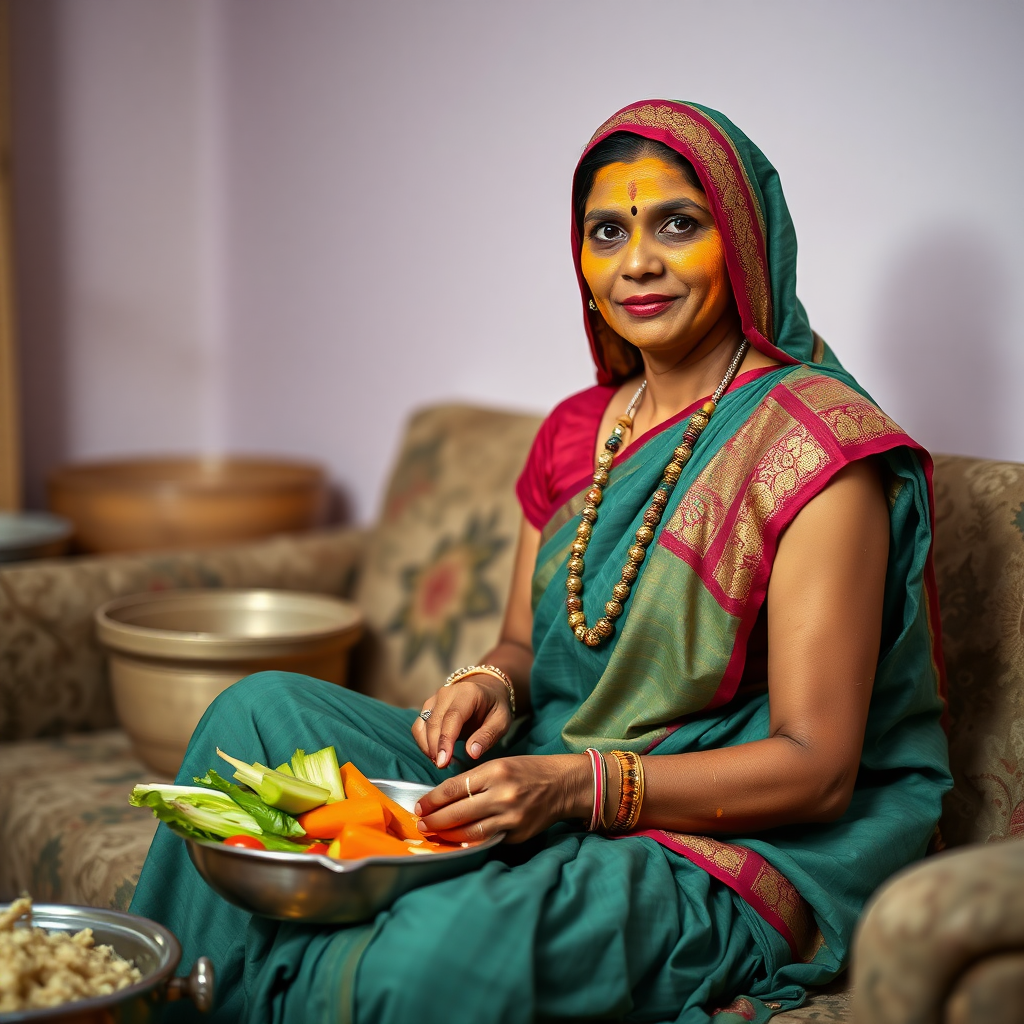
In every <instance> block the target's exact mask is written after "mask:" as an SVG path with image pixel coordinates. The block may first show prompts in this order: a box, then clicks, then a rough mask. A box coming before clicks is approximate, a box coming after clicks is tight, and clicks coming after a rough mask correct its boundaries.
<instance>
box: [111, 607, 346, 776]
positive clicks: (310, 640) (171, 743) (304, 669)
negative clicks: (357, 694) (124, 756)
mask: <svg viewBox="0 0 1024 1024" xmlns="http://www.w3.org/2000/svg"><path fill="white" fill-rule="evenodd" d="M96 631H97V635H98V636H99V639H100V642H101V643H103V644H104V645H105V646H106V647H107V649H108V650H109V652H110V683H111V688H112V689H113V693H114V705H115V707H116V709H117V713H118V716H119V718H120V720H121V723H122V724H123V725H124V727H125V730H126V731H127V733H128V735H129V736H130V737H131V740H132V745H133V746H134V748H135V751H136V753H137V754H138V756H139V757H140V758H141V759H142V760H143V761H145V762H146V764H148V765H149V766H150V767H151V768H154V769H155V770H156V771H158V772H161V773H162V774H164V775H174V774H175V773H176V772H177V770H178V768H179V767H180V766H181V760H182V758H183V757H184V755H185V748H186V747H187V746H188V741H189V738H190V737H191V735H192V733H193V731H194V730H195V727H196V726H197V725H198V724H199V719H200V718H202V717H203V713H204V712H205V711H206V709H207V708H208V707H209V706H210V703H211V702H212V701H213V699H214V697H216V696H217V695H218V694H219V693H221V691H223V690H226V689H227V688H228V687H229V686H230V685H231V684H232V683H236V682H238V680H239V679H242V678H243V677H244V676H247V675H250V674H252V673H253V672H260V671H263V670H264V669H283V670H285V671H288V672H299V673H301V674H303V675H307V676H313V677H314V678H316V679H325V680H327V682H329V683H337V684H338V685H344V683H345V679H346V675H347V671H348V655H349V650H350V649H351V647H352V646H353V644H355V642H356V641H357V640H358V639H359V637H360V635H361V633H362V613H361V612H360V611H359V609H358V608H357V607H356V606H355V605H353V604H350V603H349V602H348V601H342V600H339V599H338V598H336V597H330V596H328V595H326V594H304V593H299V592H296V591H290V590H166V591H163V592H158V593H147V594H132V595H130V596H128V597H119V598H115V599H114V600H113V601H108V602H107V603H106V604H104V605H102V606H101V607H100V608H98V609H97V610H96Z"/></svg>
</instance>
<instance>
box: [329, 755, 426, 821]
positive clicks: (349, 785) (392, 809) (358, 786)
mask: <svg viewBox="0 0 1024 1024" xmlns="http://www.w3.org/2000/svg"><path fill="white" fill-rule="evenodd" d="M341 781H342V784H343V785H344V787H345V792H346V793H348V795H349V797H350V798H353V797H357V796H362V797H371V798H372V799H374V800H376V801H377V802H378V803H379V804H380V805H381V807H383V808H384V815H385V819H386V823H387V828H388V831H389V832H391V833H393V834H394V835H396V836H398V837H399V838H400V839H422V838H423V833H422V832H420V830H419V829H418V828H416V822H417V821H419V818H417V817H416V815H415V814H413V813H412V812H411V811H407V810H406V809H405V808H404V807H402V805H401V804H398V803H396V802H395V801H394V800H392V799H391V798H390V797H388V796H385V795H384V794H383V793H382V792H381V791H380V790H379V789H378V788H377V787H376V786H375V785H374V784H373V783H372V782H371V781H370V780H369V779H368V778H367V777H366V776H365V775H364V774H363V773H362V772H361V771H360V770H359V769H358V768H357V767H356V766H355V765H354V764H353V763H352V762H351V761H349V762H348V763H347V764H344V765H342V766H341Z"/></svg>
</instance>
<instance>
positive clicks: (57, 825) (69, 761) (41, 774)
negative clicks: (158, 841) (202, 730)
mask: <svg viewBox="0 0 1024 1024" xmlns="http://www.w3.org/2000/svg"><path fill="white" fill-rule="evenodd" d="M157 778H158V777H157V776H155V775H154V773H153V772H152V770H151V769H149V768H146V767H144V766H143V764H142V763H141V762H140V761H138V760H137V759H136V758H135V756H134V754H133V753H132V751H131V746H130V744H129V742H128V737H127V736H125V734H124V733H122V732H120V731H107V732H94V733H86V734H81V735H77V736H66V737H62V738H60V739H51V740H35V741H30V742H24V743H16V744H11V743H7V744H3V745H2V746H0V836H3V852H2V855H0V900H10V899H13V898H14V897H15V896H17V895H19V894H20V893H22V892H28V893H30V894H31V895H32V897H33V898H34V899H36V900H38V901H39V902H47V903H48V902H53V903H81V904H85V905H87V906H91V907H114V908H116V909H119V910H124V909H126V908H127V906H128V903H129V901H130V900H131V898H132V893H134V892H135V884H136V882H138V880H139V872H140V871H141V869H142V862H143V861H144V860H145V859H146V852H147V851H148V850H149V844H150V842H151V841H152V839H153V833H154V831H155V830H156V819H155V818H154V817H153V816H152V814H151V813H150V812H149V811H148V810H143V809H141V808H138V807H129V806H128V794H129V793H130V792H131V789H132V786H134V785H135V784H136V783H137V782H145V781H153V780H155V779H157Z"/></svg>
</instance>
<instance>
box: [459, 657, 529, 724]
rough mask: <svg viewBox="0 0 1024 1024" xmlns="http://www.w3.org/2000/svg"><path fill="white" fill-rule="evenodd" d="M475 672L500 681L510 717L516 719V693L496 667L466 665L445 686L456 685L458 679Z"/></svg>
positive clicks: (510, 682)
mask: <svg viewBox="0 0 1024 1024" xmlns="http://www.w3.org/2000/svg"><path fill="white" fill-rule="evenodd" d="M477 672H483V673H484V674H485V675H489V676H494V678H495V679H500V680H501V682H502V683H504V684H505V690H506V691H507V693H508V709H509V711H510V712H511V714H512V717H513V718H515V717H516V691H515V690H514V689H513V687H512V680H511V679H509V677H508V676H507V675H506V674H505V673H504V672H502V670H501V669H500V668H498V666H497V665H466V666H465V667H464V668H457V669H456V670H455V671H454V672H453V673H452V674H451V675H450V676H449V677H448V678H447V679H446V680H445V681H444V685H445V686H451V685H453V684H454V683H457V682H458V681H459V680H460V679H465V678H466V676H471V675H475V674H476V673H477Z"/></svg>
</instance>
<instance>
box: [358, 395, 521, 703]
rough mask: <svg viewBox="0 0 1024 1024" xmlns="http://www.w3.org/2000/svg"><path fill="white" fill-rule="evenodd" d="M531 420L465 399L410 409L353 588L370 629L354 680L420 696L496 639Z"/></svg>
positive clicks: (395, 696) (398, 698)
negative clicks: (473, 405) (518, 479)
mask: <svg viewBox="0 0 1024 1024" xmlns="http://www.w3.org/2000/svg"><path fill="white" fill-rule="evenodd" d="M539 426H540V418H539V417H534V416H523V415H517V414H513V413H503V412H496V411H494V410H487V409H474V408H471V407H468V406H462V405H451V406H438V407H435V408H432V409H427V410H425V411H424V412H422V413H420V414H419V415H417V416H415V417H414V418H413V419H412V421H411V423H410V424H409V428H408V431H407V433H406V437H405V441H404V443H403V446H402V452H401V454H400V456H399V458H398V462H397V468H396V470H395V472H394V475H393V476H392V478H391V483H390V486H389V487H388V491H387V494H386V496H385V499H384V509H383V514H382V516H381V519H380V521H379V523H378V524H377V526H376V528H375V529H374V531H373V534H372V536H371V539H370V542H369V545H368V549H367V552H366V562H365V565H364V570H363V572H362V574H361V576H360V580H359V584H358V586H357V588H356V591H355V595H354V600H355V601H356V603H357V604H358V605H359V606H360V608H361V609H362V611H363V614H364V615H365V617H366V627H367V633H368V634H369V636H368V637H367V639H366V640H365V641H364V643H363V644H362V646H361V649H360V651H359V652H358V654H359V656H360V657H359V661H357V663H356V664H355V665H354V666H353V675H354V677H355V679H357V680H358V682H356V683H354V685H358V686H359V687H360V689H363V690H365V692H367V693H369V694H371V695H372V696H374V697H379V698H380V699H382V700H385V701H388V702H389V703H392V704H397V705H399V706H402V707H413V706H418V705H419V704H421V703H422V702H423V701H424V700H425V699H426V698H427V697H428V696H430V694H432V693H433V692H434V690H436V689H437V687H438V686H439V685H440V684H441V683H442V682H443V681H444V677H445V676H446V675H447V674H448V673H449V672H450V671H451V670H452V669H453V668H456V667H458V666H459V665H462V664H465V663H472V662H476V661H479V659H480V657H481V656H482V655H483V654H484V653H485V652H486V651H487V650H488V649H489V648H490V647H492V646H493V645H494V643H495V641H496V640H497V638H498V631H499V629H500V627H501V618H502V615H503V613H504V609H505V600H506V598H507V593H508V587H509V582H510V580H511V577H512V561H513V557H514V553H515V541H516V537H517V534H518V531H519V522H520V518H521V513H520V510H519V503H518V501H517V499H516V496H515V492H514V485H515V480H516V477H517V476H518V474H519V471H520V470H521V469H522V467H523V463H524V462H525V461H526V455H527V452H528V451H529V448H530V444H531V442H532V441H533V438H534V435H535V434H536V433H537V428H538V427H539Z"/></svg>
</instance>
